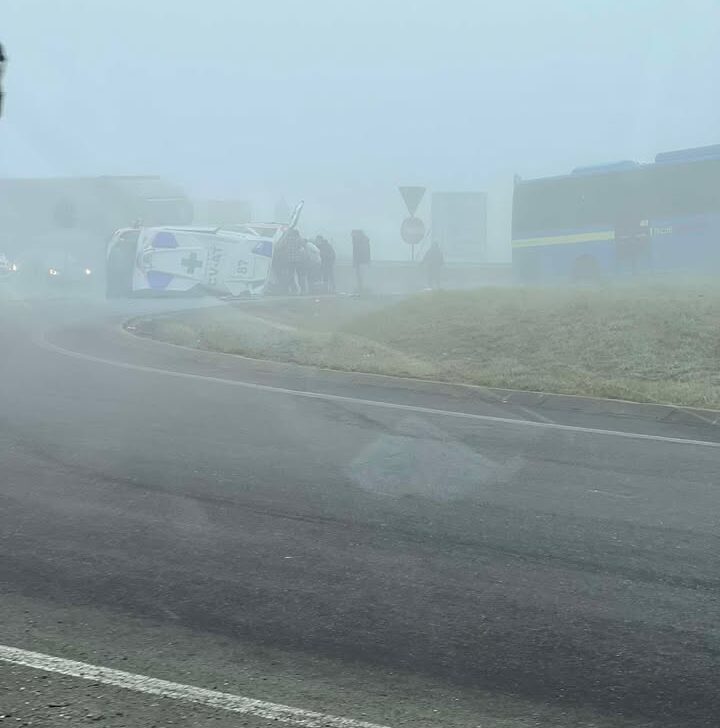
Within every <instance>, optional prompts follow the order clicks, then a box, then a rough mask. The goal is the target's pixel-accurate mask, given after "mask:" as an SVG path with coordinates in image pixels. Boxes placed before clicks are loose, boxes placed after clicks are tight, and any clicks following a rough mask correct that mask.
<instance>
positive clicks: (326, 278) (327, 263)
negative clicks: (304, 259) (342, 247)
mask: <svg viewBox="0 0 720 728" xmlns="http://www.w3.org/2000/svg"><path fill="white" fill-rule="evenodd" d="M315 246H316V247H317V249H318V250H319V251H320V265H321V270H322V287H323V292H324V293H335V248H333V246H332V245H331V243H330V241H329V240H327V239H326V238H324V237H323V236H322V235H318V236H317V237H316V238H315Z"/></svg>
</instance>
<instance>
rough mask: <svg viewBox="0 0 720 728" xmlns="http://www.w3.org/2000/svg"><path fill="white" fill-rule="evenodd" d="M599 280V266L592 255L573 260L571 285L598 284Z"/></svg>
mask: <svg viewBox="0 0 720 728" xmlns="http://www.w3.org/2000/svg"><path fill="white" fill-rule="evenodd" d="M600 278H601V275H600V264H599V263H598V261H597V258H595V257H594V256H592V255H581V256H580V257H579V258H575V260H574V261H573V267H572V280H573V283H598V282H599V281H600Z"/></svg>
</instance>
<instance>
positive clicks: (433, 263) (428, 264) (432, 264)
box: [422, 242, 445, 288]
mask: <svg viewBox="0 0 720 728" xmlns="http://www.w3.org/2000/svg"><path fill="white" fill-rule="evenodd" d="M422 264H423V266H424V267H425V272H426V273H427V281H428V287H429V288H440V272H441V271H442V267H443V266H444V265H445V257H444V256H443V253H442V250H440V245H439V244H438V243H437V242H435V243H433V244H432V245H431V246H430V248H429V249H428V251H427V252H426V253H425V255H424V256H423V260H422Z"/></svg>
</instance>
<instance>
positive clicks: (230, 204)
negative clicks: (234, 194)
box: [193, 199, 252, 228]
mask: <svg viewBox="0 0 720 728" xmlns="http://www.w3.org/2000/svg"><path fill="white" fill-rule="evenodd" d="M194 208H195V214H194V216H193V224H194V225H208V226H212V227H222V228H228V227H232V226H233V225H242V224H244V223H246V222H252V205H251V204H250V202H248V201H247V200H232V199H231V200H196V201H195V204H194Z"/></svg>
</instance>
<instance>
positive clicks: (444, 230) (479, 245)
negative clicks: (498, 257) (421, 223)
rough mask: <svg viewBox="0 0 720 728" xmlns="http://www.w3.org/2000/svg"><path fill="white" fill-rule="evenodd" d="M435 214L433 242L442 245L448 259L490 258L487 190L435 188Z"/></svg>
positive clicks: (433, 216) (472, 259)
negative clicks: (439, 189)
mask: <svg viewBox="0 0 720 728" xmlns="http://www.w3.org/2000/svg"><path fill="white" fill-rule="evenodd" d="M431 216H432V233H431V238H432V242H433V243H438V244H439V245H440V247H441V249H442V251H443V254H444V255H445V259H446V260H448V261H455V262H467V263H481V262H484V261H485V260H487V193H486V192H434V193H433V195H432V205H431Z"/></svg>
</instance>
